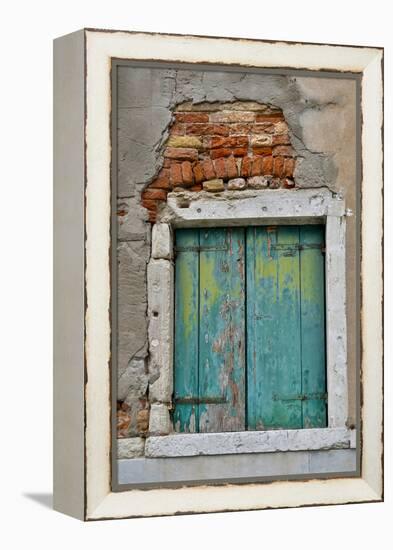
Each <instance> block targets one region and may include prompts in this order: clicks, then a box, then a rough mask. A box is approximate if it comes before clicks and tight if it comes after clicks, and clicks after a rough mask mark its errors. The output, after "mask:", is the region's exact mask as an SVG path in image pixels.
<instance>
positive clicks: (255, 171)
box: [251, 157, 262, 176]
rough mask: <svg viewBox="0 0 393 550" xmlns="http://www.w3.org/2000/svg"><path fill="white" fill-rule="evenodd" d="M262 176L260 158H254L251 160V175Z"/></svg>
mask: <svg viewBox="0 0 393 550" xmlns="http://www.w3.org/2000/svg"><path fill="white" fill-rule="evenodd" d="M260 174H262V157H254V158H253V160H252V168H251V175H252V176H259V175H260Z"/></svg>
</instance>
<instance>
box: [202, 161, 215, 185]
mask: <svg viewBox="0 0 393 550" xmlns="http://www.w3.org/2000/svg"><path fill="white" fill-rule="evenodd" d="M201 165H202V170H203V173H204V175H205V179H206V180H214V179H215V178H216V177H217V175H216V172H215V170H214V165H213V162H212V161H211V160H210V159H206V160H204V161H202V163H201Z"/></svg>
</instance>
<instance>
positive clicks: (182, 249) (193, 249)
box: [175, 245, 229, 252]
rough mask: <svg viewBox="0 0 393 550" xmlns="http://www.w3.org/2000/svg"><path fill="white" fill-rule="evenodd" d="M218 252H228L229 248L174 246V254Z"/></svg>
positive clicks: (223, 246) (224, 246)
mask: <svg viewBox="0 0 393 550" xmlns="http://www.w3.org/2000/svg"><path fill="white" fill-rule="evenodd" d="M216 250H217V251H219V250H224V251H228V250H229V248H228V246H226V245H222V246H217V245H215V246H213V245H212V246H175V252H201V251H208V252H211V251H216Z"/></svg>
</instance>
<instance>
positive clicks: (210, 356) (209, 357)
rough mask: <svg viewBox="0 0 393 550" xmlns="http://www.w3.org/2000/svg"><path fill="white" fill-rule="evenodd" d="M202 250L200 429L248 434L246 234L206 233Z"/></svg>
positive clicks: (239, 231)
mask: <svg viewBox="0 0 393 550" xmlns="http://www.w3.org/2000/svg"><path fill="white" fill-rule="evenodd" d="M200 246H201V250H200V304H201V306H200V338H199V353H200V356H199V398H200V400H201V404H200V406H199V415H200V416H199V429H200V431H201V432H222V431H239V430H244V429H245V306H244V300H245V288H244V287H245V275H244V230H243V229H237V228H229V229H207V230H202V229H201V230H200ZM215 400H217V403H214V401H215ZM220 401H221V402H220Z"/></svg>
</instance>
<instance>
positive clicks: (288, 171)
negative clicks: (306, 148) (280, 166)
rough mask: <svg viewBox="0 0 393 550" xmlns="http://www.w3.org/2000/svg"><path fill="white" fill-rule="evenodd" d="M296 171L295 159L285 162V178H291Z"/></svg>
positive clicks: (287, 159) (288, 159)
mask: <svg viewBox="0 0 393 550" xmlns="http://www.w3.org/2000/svg"><path fill="white" fill-rule="evenodd" d="M294 170H295V159H293V158H286V159H285V161H284V171H283V176H284V177H286V178H291V177H292V176H293V172H294Z"/></svg>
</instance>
